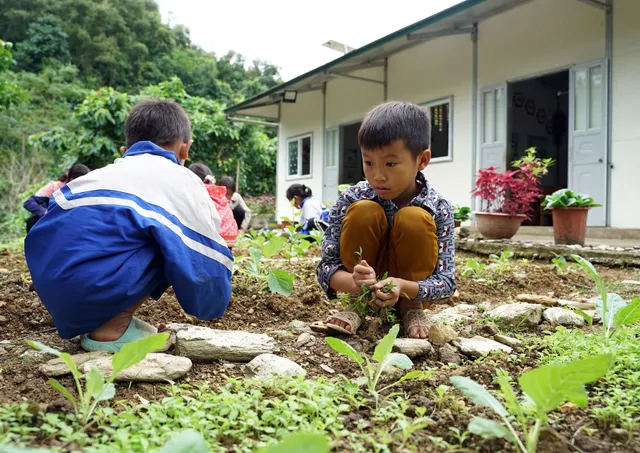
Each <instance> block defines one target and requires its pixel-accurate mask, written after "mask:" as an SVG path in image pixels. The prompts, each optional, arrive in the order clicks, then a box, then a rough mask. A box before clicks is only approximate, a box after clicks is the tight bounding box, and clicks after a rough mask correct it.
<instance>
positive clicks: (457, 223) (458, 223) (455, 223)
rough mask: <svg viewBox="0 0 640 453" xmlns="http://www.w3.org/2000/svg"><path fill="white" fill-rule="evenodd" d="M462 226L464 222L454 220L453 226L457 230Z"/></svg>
mask: <svg viewBox="0 0 640 453" xmlns="http://www.w3.org/2000/svg"><path fill="white" fill-rule="evenodd" d="M460 225H462V222H461V221H460V220H455V219H454V220H453V226H454V227H455V228H458V227H459V226H460Z"/></svg>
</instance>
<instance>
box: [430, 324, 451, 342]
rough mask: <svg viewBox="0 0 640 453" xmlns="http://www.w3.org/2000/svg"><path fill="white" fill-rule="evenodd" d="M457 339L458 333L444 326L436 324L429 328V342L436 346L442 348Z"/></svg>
mask: <svg viewBox="0 0 640 453" xmlns="http://www.w3.org/2000/svg"><path fill="white" fill-rule="evenodd" d="M456 338H458V334H457V332H456V331H455V330H453V329H452V328H451V327H449V326H445V325H444V324H439V323H438V324H434V325H432V326H431V327H430V328H429V341H430V342H431V343H433V344H435V345H436V346H442V345H444V344H447V343H449V342H451V341H452V340H454V339H456Z"/></svg>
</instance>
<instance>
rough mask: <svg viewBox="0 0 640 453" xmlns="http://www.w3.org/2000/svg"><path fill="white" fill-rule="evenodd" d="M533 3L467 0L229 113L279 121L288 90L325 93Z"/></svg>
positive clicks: (290, 81) (258, 96)
mask: <svg viewBox="0 0 640 453" xmlns="http://www.w3.org/2000/svg"><path fill="white" fill-rule="evenodd" d="M529 1H531V0H465V1H463V2H461V3H458V4H457V5H454V6H452V7H451V8H448V9H446V10H443V11H441V12H439V13H437V14H434V15H433V16H430V17H427V18H426V19H423V20H421V21H419V22H416V23H414V24H412V25H409V26H408V27H405V28H402V29H400V30H398V31H396V32H394V33H391V34H389V35H387V36H385V37H383V38H380V39H378V40H376V41H373V42H371V43H369V44H367V45H365V46H362V47H360V48H358V49H356V50H353V51H352V52H349V53H347V54H345V55H343V56H341V57H339V58H336V59H335V60H332V61H330V62H329V63H326V64H324V65H322V66H319V67H317V68H316V69H313V70H311V71H309V72H307V73H305V74H302V75H300V76H298V77H295V78H293V79H291V80H289V81H288V82H284V83H282V84H280V85H278V86H275V87H273V88H271V89H269V90H267V91H265V92H263V93H260V94H258V95H257V96H254V97H252V98H250V99H247V100H245V101H243V102H241V103H239V104H236V105H234V106H231V107H229V108H227V109H226V110H225V113H227V114H231V113H235V114H237V115H245V116H255V117H261V118H267V119H271V120H278V117H279V109H278V106H279V104H280V102H281V101H282V95H283V93H284V91H285V90H295V91H297V92H298V93H304V92H308V91H314V90H321V89H322V87H323V85H324V83H325V82H328V81H330V80H332V79H334V78H336V77H340V76H341V75H344V74H349V73H350V72H353V71H357V70H360V69H366V68H372V67H382V66H384V65H385V59H386V58H387V57H389V56H391V55H393V54H395V53H398V52H402V51H403V50H406V49H408V48H410V47H413V46H416V45H419V44H421V43H424V42H425V41H429V40H432V39H437V38H439V37H442V36H450V35H456V34H462V33H470V32H471V29H472V27H473V24H475V23H478V22H480V21H482V20H484V19H487V18H489V17H491V16H495V15H497V14H500V13H502V12H504V11H506V10H508V9H511V8H514V7H516V6H519V5H522V4H524V3H526V2H529Z"/></svg>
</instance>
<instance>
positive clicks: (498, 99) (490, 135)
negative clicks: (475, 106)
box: [480, 85, 507, 172]
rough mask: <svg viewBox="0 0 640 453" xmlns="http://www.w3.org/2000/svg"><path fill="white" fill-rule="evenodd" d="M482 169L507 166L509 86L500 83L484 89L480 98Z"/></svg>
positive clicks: (502, 169) (501, 169) (504, 167)
mask: <svg viewBox="0 0 640 453" xmlns="http://www.w3.org/2000/svg"><path fill="white" fill-rule="evenodd" d="M480 112H481V115H482V120H481V121H480V124H481V126H482V127H481V129H480V134H481V137H480V169H483V168H488V167H496V168H497V171H499V172H502V171H505V170H506V168H507V86H506V85H499V86H496V87H492V88H487V89H485V90H483V91H482V98H481V100H480Z"/></svg>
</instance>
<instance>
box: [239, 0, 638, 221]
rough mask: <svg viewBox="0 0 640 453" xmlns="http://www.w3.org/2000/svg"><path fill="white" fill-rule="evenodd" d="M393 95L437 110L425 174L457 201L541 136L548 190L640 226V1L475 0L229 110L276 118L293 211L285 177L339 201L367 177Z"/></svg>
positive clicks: (598, 214) (281, 211)
mask: <svg viewBox="0 0 640 453" xmlns="http://www.w3.org/2000/svg"><path fill="white" fill-rule="evenodd" d="M380 14H384V11H381V12H380ZM386 100H401V101H409V102H414V103H416V104H420V105H423V106H425V107H426V108H428V109H429V111H430V113H431V122H432V145H431V149H432V161H431V164H430V165H429V166H428V167H427V169H426V170H425V175H426V177H427V179H428V180H429V181H430V183H431V184H433V186H434V187H435V188H436V189H437V190H438V191H439V192H440V193H441V194H442V195H443V196H445V197H446V198H447V199H449V200H450V201H451V202H452V203H453V204H458V205H466V206H473V200H472V199H471V195H470V192H471V190H472V188H473V185H474V181H475V178H474V175H475V173H476V172H477V170H478V169H480V168H484V167H489V166H495V167H499V168H502V169H505V168H507V167H508V166H509V165H510V164H509V163H510V162H511V161H512V160H514V159H515V158H518V157H520V156H522V154H523V152H524V150H525V149H526V148H528V147H530V146H535V147H536V148H537V150H538V155H539V156H541V157H553V158H554V159H556V161H557V163H556V165H555V166H554V167H553V168H552V171H551V172H550V173H549V175H547V176H546V177H545V179H544V181H543V186H544V191H545V192H546V193H550V192H551V191H553V190H556V189H558V188H562V187H569V188H571V189H573V190H576V191H579V192H584V193H588V194H590V195H591V196H593V198H594V199H595V200H596V201H597V202H599V203H601V204H602V205H603V206H602V207H601V208H597V209H593V210H592V211H591V212H590V214H589V225H590V226H594V227H598V226H602V227H604V226H610V227H617V228H640V0H466V1H463V2H462V3H459V4H458V5H456V6H454V7H451V8H449V9H447V10H445V11H442V12H440V13H438V14H436V15H434V16H431V17H428V18H426V19H424V20H422V21H420V22H417V23H415V24H413V25H411V26H408V27H406V28H403V29H401V30H398V31H396V32H394V33H392V34H390V35H388V36H385V37H383V38H380V39H378V40H377V41H374V42H372V43H370V44H368V45H366V46H363V47H361V48H359V49H356V50H353V51H351V52H350V53H347V54H345V55H343V56H341V57H340V58H337V59H336V60H333V61H332V62H330V63H327V64H325V65H323V66H321V67H319V68H316V69H314V70H313V71H310V72H308V73H306V74H303V75H301V76H299V77H296V78H294V79H292V80H290V81H288V82H286V83H283V84H281V85H279V86H276V87H274V88H272V89H270V90H269V91H266V92H264V93H262V94H260V95H258V96H255V97H253V98H251V99H248V100H246V101H244V102H242V103H240V104H238V105H235V106H232V107H230V108H229V109H227V115H229V116H230V117H231V118H237V117H244V118H246V117H252V118H253V119H254V120H256V121H257V122H268V123H271V124H273V125H277V127H278V136H279V145H278V146H279V147H278V164H277V176H276V177H277V193H276V195H277V211H278V215H279V216H282V215H286V216H290V215H291V207H290V205H289V204H288V203H287V200H286V197H285V191H286V189H287V187H288V186H289V185H290V184H293V183H302V184H305V185H307V186H309V187H310V188H311V189H312V190H313V193H314V195H315V196H317V197H318V198H319V199H321V200H322V201H333V200H335V199H336V198H337V196H338V185H340V184H353V183H356V182H358V181H360V180H362V179H363V172H362V165H361V157H360V150H359V147H358V141H357V132H358V128H359V125H360V122H361V121H362V119H363V118H364V116H365V114H366V113H367V111H368V110H370V109H371V108H372V107H374V106H375V105H377V104H379V103H381V102H384V101H386ZM548 220H549V219H548V218H547V217H544V216H543V215H542V214H541V215H539V216H538V215H536V216H534V220H533V222H534V224H538V225H540V224H542V223H545V222H547V223H548Z"/></svg>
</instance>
